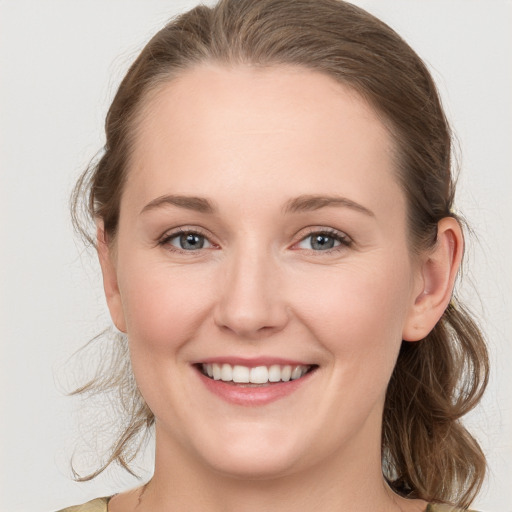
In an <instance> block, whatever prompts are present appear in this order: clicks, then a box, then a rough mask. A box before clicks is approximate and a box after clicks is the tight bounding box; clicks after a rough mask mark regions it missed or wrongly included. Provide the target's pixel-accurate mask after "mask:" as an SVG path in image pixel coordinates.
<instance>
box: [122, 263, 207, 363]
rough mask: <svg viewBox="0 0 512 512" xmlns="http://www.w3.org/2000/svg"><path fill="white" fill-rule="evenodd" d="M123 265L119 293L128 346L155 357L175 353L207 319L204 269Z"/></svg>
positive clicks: (205, 272)
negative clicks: (128, 341)
mask: <svg viewBox="0 0 512 512" xmlns="http://www.w3.org/2000/svg"><path fill="white" fill-rule="evenodd" d="M127 263H128V264H127V265H126V272H124V273H121V275H120V290H121V296H122V300H123V309H124V311H125V317H126V324H127V331H128V335H129V338H130V345H131V346H132V347H133V348H136V349H137V350H138V351H144V350H145V351H147V352H148V353H152V354H154V355H155V356H161V355H163V354H164V353H166V352H169V351H173V352H174V351H176V350H177V349H178V348H179V347H180V346H181V345H182V344H184V343H186V342H187V341H188V340H189V339H190V338H191V337H193V336H194V333H195V332H196V331H197V328H198V326H199V325H201V323H202V322H203V321H204V319H205V317H206V316H207V315H208V311H209V306H210V302H211V299H210V297H211V290H210V289H209V287H208V286H207V283H208V282H209V281H208V277H209V271H208V269H207V268H204V267H201V266H200V265H197V266H194V265H188V266H187V265H185V266H183V267H181V268H180V267H171V266H167V267H166V266H165V265H164V266H163V268H162V264H161V263H158V264H152V263H150V262H148V263H147V264H146V265H140V266H138V267H136V266H132V265H130V264H129V263H130V262H127Z"/></svg>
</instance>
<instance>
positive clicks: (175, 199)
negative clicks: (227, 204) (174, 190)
mask: <svg viewBox="0 0 512 512" xmlns="http://www.w3.org/2000/svg"><path fill="white" fill-rule="evenodd" d="M169 205H170V206H178V207H179V208H185V209H187V210H193V211H196V212H200V213H209V214H213V213H216V211H217V209H216V208H215V206H214V205H213V203H212V202H211V201H209V200H208V199H205V198H204V197H196V196H180V195H164V196H160V197H157V198H156V199H153V200H152V201H150V202H149V203H148V204H147V205H146V206H144V208H143V209H142V210H141V212H140V213H141V214H142V213H145V212H147V211H151V210H155V209H158V208H162V207H164V206H169ZM327 206H338V207H344V208H350V209H352V210H355V211H357V212H360V213H364V214H365V215H368V216H370V217H375V214H374V213H373V212H372V211H371V210H369V209H368V208H366V207H365V206H363V205H361V204H359V203H356V202H355V201H352V200H351V199H348V198H346V197H340V196H322V195H302V196H299V197H295V198H293V199H290V200H289V201H287V202H286V204H285V206H284V209H283V211H284V213H298V212H309V211H314V210H319V209H320V208H325V207H327Z"/></svg>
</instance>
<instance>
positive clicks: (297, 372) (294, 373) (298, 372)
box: [292, 366, 302, 380]
mask: <svg viewBox="0 0 512 512" xmlns="http://www.w3.org/2000/svg"><path fill="white" fill-rule="evenodd" d="M300 377H302V370H301V367H300V366H296V367H295V368H294V369H293V370H292V380H297V379H299V378H300Z"/></svg>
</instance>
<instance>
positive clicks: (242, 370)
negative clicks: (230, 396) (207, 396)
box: [195, 363, 318, 387]
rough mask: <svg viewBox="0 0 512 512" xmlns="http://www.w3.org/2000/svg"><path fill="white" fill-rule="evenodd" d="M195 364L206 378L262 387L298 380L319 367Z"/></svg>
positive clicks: (244, 385) (242, 385) (301, 365)
mask: <svg viewBox="0 0 512 512" xmlns="http://www.w3.org/2000/svg"><path fill="white" fill-rule="evenodd" d="M195 366H196V368H197V369H198V370H199V371H200V372H201V373H202V374H203V375H204V376H205V377H206V378H208V379H210V380H212V381H222V382H223V383H226V384H232V385H235V386H237V387H262V386H269V385H276V384H280V383H285V382H290V381H297V380H300V379H302V378H303V377H304V376H306V375H308V374H310V373H312V372H313V371H315V370H316V369H317V368H318V365H315V364H312V365H303V364H298V365H288V364H285V365H280V364H272V365H268V366H265V365H261V366H252V367H249V366H244V365H240V364H236V365H231V364H229V363H198V364H197V365H195Z"/></svg>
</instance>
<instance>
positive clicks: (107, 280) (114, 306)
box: [96, 222, 126, 332]
mask: <svg viewBox="0 0 512 512" xmlns="http://www.w3.org/2000/svg"><path fill="white" fill-rule="evenodd" d="M96 238H97V243H96V249H97V251H98V258H99V260H100V266H101V272H102V274H103V289H104V290H105V297H106V299H107V305H108V309H109V311H110V316H111V317H112V321H113V322H114V325H115V326H116V327H117V329H119V330H120V331H121V332H126V322H125V318H124V311H123V303H122V301H121V294H120V292H119V286H118V283H117V269H116V262H115V250H114V249H113V246H112V244H109V241H108V235H107V234H106V233H105V230H104V228H103V222H98V224H97V231H96Z"/></svg>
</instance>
